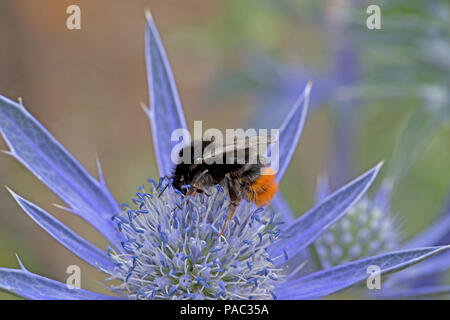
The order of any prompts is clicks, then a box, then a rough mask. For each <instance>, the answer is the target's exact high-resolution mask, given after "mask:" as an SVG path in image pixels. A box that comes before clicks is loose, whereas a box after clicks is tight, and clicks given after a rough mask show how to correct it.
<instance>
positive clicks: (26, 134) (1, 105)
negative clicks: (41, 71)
mask: <svg viewBox="0 0 450 320" xmlns="http://www.w3.org/2000/svg"><path fill="white" fill-rule="evenodd" d="M0 132H1V134H2V135H3V138H4V139H5V142H6V144H7V145H8V147H9V148H10V152H9V154H11V155H12V156H14V157H15V158H16V159H17V160H18V161H19V162H21V163H22V164H23V165H24V166H25V167H26V168H27V169H28V170H29V171H30V172H31V173H33V174H34V175H35V176H36V177H37V178H38V179H39V180H41V181H42V182H43V183H44V184H45V185H46V186H47V187H48V188H50V189H51V190H52V191H53V192H54V193H55V194H57V195H58V196H59V197H60V198H61V199H62V200H63V201H64V202H66V203H67V204H68V205H69V206H70V207H71V208H72V210H73V212H76V213H77V214H78V215H79V216H80V217H81V218H83V219H84V220H86V221H87V222H88V223H90V224H91V225H93V226H94V227H95V228H96V229H97V230H98V231H100V232H101V233H102V234H103V235H104V236H105V237H106V238H107V239H108V240H109V241H111V243H113V244H115V245H117V244H118V243H119V242H118V239H117V233H116V232H115V231H114V228H113V226H112V223H111V221H110V218H111V217H112V215H114V214H116V213H118V212H120V208H119V207H118V206H117V204H116V202H115V201H114V199H113V198H112V196H111V194H110V193H109V191H108V190H107V189H106V188H105V186H104V185H102V184H100V183H99V182H97V181H96V180H95V179H94V178H93V177H92V176H91V175H89V173H87V171H86V170H85V169H84V168H83V167H82V166H81V165H80V164H79V163H78V162H77V161H76V160H75V159H74V158H73V157H72V156H71V155H70V154H69V153H68V152H67V151H66V150H65V149H64V148H63V147H62V146H61V145H60V144H59V143H58V142H57V141H56V140H55V138H53V137H52V136H51V135H50V133H49V132H48V131H47V130H46V129H45V128H44V127H43V126H42V125H41V124H40V123H39V122H38V121H37V120H36V119H35V118H34V117H33V116H32V115H31V114H30V113H29V112H28V111H27V110H25V108H24V107H23V106H22V105H21V104H19V103H16V102H13V101H11V100H10V99H8V98H5V97H3V96H0Z"/></svg>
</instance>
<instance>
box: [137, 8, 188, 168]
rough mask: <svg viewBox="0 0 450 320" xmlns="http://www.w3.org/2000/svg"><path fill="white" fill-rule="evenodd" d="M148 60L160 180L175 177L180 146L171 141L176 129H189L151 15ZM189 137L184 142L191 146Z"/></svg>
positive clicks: (146, 40)
mask: <svg viewBox="0 0 450 320" xmlns="http://www.w3.org/2000/svg"><path fill="white" fill-rule="evenodd" d="M145 59H146V63H147V78H148V90H149V95H150V108H149V109H148V110H146V113H147V116H148V117H149V119H150V125H151V129H152V137H153V146H154V149H155V156H156V163H157V165H158V169H159V175H160V176H166V175H169V174H170V173H171V170H172V166H173V164H172V161H171V157H170V154H171V152H172V148H173V146H174V145H175V144H176V143H177V142H176V141H175V142H172V141H171V136H172V132H173V131H174V130H175V129H180V128H183V129H185V128H186V121H185V120H184V115H183V110H182V108H181V102H180V99H179V97H178V92H177V88H176V85H175V81H174V78H173V75H172V71H171V69H170V65H169V60H168V59H167V56H166V54H165V52H164V47H163V45H162V42H161V39H160V37H159V34H158V31H157V29H156V26H155V23H154V21H153V18H152V17H151V16H150V14H147V29H146V34H145ZM187 138H188V137H186V136H185V137H184V138H183V139H185V140H184V141H185V142H186V143H188V142H189V141H188V140H187Z"/></svg>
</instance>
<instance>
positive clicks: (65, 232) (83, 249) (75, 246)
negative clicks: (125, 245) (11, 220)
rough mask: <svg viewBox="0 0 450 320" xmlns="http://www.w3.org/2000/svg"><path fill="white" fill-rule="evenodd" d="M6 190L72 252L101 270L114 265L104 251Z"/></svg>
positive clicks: (38, 222)
mask: <svg viewBox="0 0 450 320" xmlns="http://www.w3.org/2000/svg"><path fill="white" fill-rule="evenodd" d="M8 191H9V192H10V193H11V195H12V196H13V197H14V199H15V200H16V201H17V203H18V204H19V206H20V207H21V208H22V209H23V211H25V212H26V214H27V215H28V216H29V217H30V218H31V219H33V221H34V222H36V223H37V224H38V225H39V226H40V227H41V228H42V229H44V230H45V231H46V232H47V233H48V234H49V235H51V236H52V237H53V238H54V239H55V240H56V241H58V242H59V243H61V244H62V245H63V246H64V247H66V248H67V249H68V250H70V251H71V252H72V253H73V254H75V255H76V256H78V257H79V258H81V259H82V260H84V261H85V262H87V263H89V264H90V265H91V266H93V267H98V268H100V269H103V270H111V269H112V268H113V267H114V265H113V263H112V262H111V260H110V259H109V257H108V256H107V255H106V253H105V252H104V251H102V250H100V249H98V248H97V247H95V246H94V245H92V244H91V243H89V242H88V241H86V240H85V239H83V238H81V237H80V236H78V235H77V234H75V233H74V232H73V231H72V230H70V229H69V228H68V227H66V226H65V225H64V224H62V223H61V222H60V221H58V220H57V219H55V218H54V217H52V216H51V215H50V214H48V213H47V212H45V211H44V210H42V209H41V208H39V207H38V206H36V205H35V204H33V203H31V202H29V201H27V200H25V199H24V198H22V197H21V196H19V195H18V194H16V193H14V192H13V191H12V190H11V189H9V188H8Z"/></svg>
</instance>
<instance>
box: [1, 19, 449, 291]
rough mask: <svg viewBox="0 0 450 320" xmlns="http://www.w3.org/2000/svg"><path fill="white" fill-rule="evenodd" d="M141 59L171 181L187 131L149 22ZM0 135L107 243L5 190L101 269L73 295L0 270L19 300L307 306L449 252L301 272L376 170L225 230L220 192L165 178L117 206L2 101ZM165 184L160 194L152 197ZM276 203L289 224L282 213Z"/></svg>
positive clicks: (301, 103)
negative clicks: (95, 281) (95, 283)
mask: <svg viewBox="0 0 450 320" xmlns="http://www.w3.org/2000/svg"><path fill="white" fill-rule="evenodd" d="M145 40H146V62H147V72H148V79H149V93H150V106H149V108H148V109H147V108H145V112H146V113H147V115H148V117H149V120H150V124H151V128H152V136H153V142H154V146H155V155H156V160H157V165H158V169H159V173H160V176H161V177H164V176H166V175H169V174H170V171H171V170H170V169H171V165H172V162H171V159H170V153H171V150H172V147H173V144H174V142H172V141H171V133H172V132H173V130H175V129H179V128H186V123H185V120H184V115H183V112H182V108H181V103H180V99H179V98H178V93H177V90H176V87H175V82H174V80H173V76H172V73H171V71H170V67H169V63H168V60H167V57H166V55H165V53H164V50H163V46H162V43H161V40H160V38H159V35H158V33H157V31H156V27H155V25H154V22H153V20H152V18H151V17H150V15H148V16H147V29H146V36H145ZM310 90H311V86H310V85H307V86H306V88H305V90H304V92H303V94H302V95H301V96H300V98H299V99H298V100H297V102H296V103H295V105H294V106H293V107H292V108H291V110H290V112H289V113H288V115H287V117H286V119H285V120H284V123H283V125H282V126H281V128H280V134H279V148H280V154H282V155H283V157H282V158H281V159H280V161H279V170H278V171H277V175H276V179H277V181H278V182H279V181H280V180H281V178H282V177H283V174H284V173H285V171H286V168H287V166H288V164H289V162H290V159H291V157H292V155H293V153H294V151H295V148H296V145H297V142H298V140H299V138H300V134H301V131H302V128H303V124H304V122H305V118H306V113H307V109H308V105H309V95H310ZM0 132H1V134H2V136H3V138H4V140H5V141H6V143H7V145H8V147H9V149H10V150H9V151H7V153H8V154H9V155H11V156H13V157H14V158H16V159H17V160H18V161H19V162H20V163H22V164H23V165H24V166H25V167H26V168H27V169H28V170H29V171H30V172H32V173H33V174H34V175H35V176H36V177H37V178H38V179H39V180H41V181H42V182H43V183H44V184H45V185H46V186H47V187H49V188H50V189H51V190H52V191H53V192H54V193H55V194H56V195H57V196H58V197H59V198H60V199H61V200H62V201H63V202H65V203H66V205H67V207H61V206H60V207H61V208H63V209H65V210H66V211H68V212H70V213H73V214H75V215H78V216H79V217H81V218H83V219H84V220H85V221H87V222H88V223H89V224H91V225H92V226H93V227H94V228H96V229H97V230H98V231H99V232H100V233H101V234H102V235H103V236H104V237H105V238H106V239H107V240H108V242H109V243H110V246H108V248H105V249H100V248H98V247H96V246H94V245H93V244H91V243H90V242H88V241H87V240H85V239H83V238H82V237H80V236H78V235H77V234H75V233H74V232H73V231H72V230H70V229H69V228H68V227H66V226H65V225H64V224H62V223H61V222H60V221H58V220H57V219H55V218H54V217H53V216H52V215H50V214H49V213H47V212H46V211H44V210H43V209H41V208H39V207H38V206H36V205H35V204H33V203H31V202H30V201H28V200H25V199H24V198H22V197H21V196H19V195H18V194H16V193H15V192H13V191H12V190H9V189H8V190H9V191H10V192H11V194H12V196H13V197H14V199H15V200H16V201H17V203H18V204H19V205H20V207H21V208H22V209H23V210H24V211H25V213H26V214H27V215H28V216H29V217H30V218H31V219H33V220H34V221H35V222H36V223H37V224H38V225H39V226H40V227H41V228H42V229H44V230H45V231H46V232H47V233H49V234H50V235H51V236H52V237H53V238H54V239H55V240H57V241H58V242H59V243H60V244H61V245H63V246H64V247H66V248H67V249H68V250H70V251H71V252H72V253H73V254H75V255H77V256H78V257H79V258H81V259H82V260H84V261H86V262H87V263H88V264H90V265H92V266H94V267H96V268H97V269H98V270H99V271H100V272H103V273H105V274H106V275H107V276H108V278H107V281H108V280H113V282H111V283H110V288H111V295H103V294H99V293H95V292H91V291H88V290H84V289H77V288H71V287H68V286H66V285H65V284H63V283H61V282H58V281H54V280H51V279H49V278H45V277H42V276H39V275H37V274H34V273H32V272H30V271H28V270H27V269H26V268H25V267H24V265H23V264H22V263H21V262H20V260H19V265H20V268H19V269H8V268H0V289H4V290H7V291H9V292H12V293H14V294H16V295H19V296H22V297H25V298H28V299H113V298H119V299H120V298H124V299H272V298H278V299H312V298H319V297H323V296H326V295H328V294H332V293H334V292H337V291H340V290H342V289H345V288H347V287H349V286H352V285H353V284H356V283H359V282H361V281H364V280H365V279H366V278H367V273H366V270H367V267H368V266H370V265H378V266H380V270H381V271H380V272H381V273H392V272H394V271H397V270H400V269H404V268H405V267H407V266H409V265H412V264H414V263H417V262H420V261H422V260H424V259H427V258H429V257H431V256H433V255H435V254H436V253H438V252H440V251H443V250H445V249H447V248H448V247H447V246H436V247H422V248H413V249H407V250H401V251H394V252H387V253H383V254H381V255H376V256H372V257H368V258H363V259H359V260H355V261H352V262H348V263H344V264H339V265H336V266H332V267H330V268H324V269H322V270H313V271H312V272H310V273H306V274H305V272H300V271H302V266H303V265H305V263H306V264H307V263H308V259H309V258H308V255H307V249H308V246H309V245H310V244H312V243H313V242H314V241H316V240H317V239H318V238H319V237H320V235H322V234H323V233H324V232H325V231H326V230H327V229H329V228H330V227H331V226H333V225H334V224H335V223H336V222H337V221H338V220H339V219H340V218H342V217H343V216H344V215H345V214H346V212H347V211H348V209H349V208H351V207H352V205H353V204H355V203H356V202H357V201H358V200H359V199H360V198H361V197H362V196H363V194H364V193H365V192H366V190H367V189H368V188H369V186H370V185H371V183H372V182H373V181H374V179H375V177H376V175H377V173H378V171H379V169H380V166H381V165H377V166H375V167H374V168H372V169H370V170H368V171H367V172H365V173H363V174H362V175H361V176H359V177H357V178H356V179H354V180H352V181H350V182H349V183H347V184H346V185H344V186H342V187H341V188H339V189H338V190H336V191H335V192H332V193H330V194H329V195H328V196H327V197H325V198H324V199H323V200H322V201H320V203H318V204H317V205H315V206H314V207H313V208H311V209H310V210H308V211H307V212H306V213H304V214H303V215H301V216H300V217H299V218H295V219H293V218H291V219H289V220H286V223H285V224H283V223H281V220H283V219H280V218H279V217H277V215H276V213H275V212H274V211H272V210H269V209H267V208H258V207H256V206H255V205H254V204H252V203H247V202H243V203H241V205H240V206H239V208H238V209H237V211H236V213H235V215H234V216H233V219H232V220H231V221H230V222H229V223H228V225H227V228H226V229H225V232H224V233H223V234H222V235H221V236H220V237H218V235H219V230H220V228H221V226H222V225H223V223H224V221H225V219H226V216H225V215H226V205H225V203H226V201H225V194H224V192H223V191H222V190H221V188H220V187H219V186H218V187H217V189H216V190H215V192H214V193H213V194H212V195H209V196H207V195H203V194H197V195H195V196H184V195H183V194H182V193H180V192H179V191H177V190H175V189H173V188H172V187H171V186H170V183H171V181H170V180H168V179H165V178H162V179H160V181H159V182H154V181H153V180H151V179H150V180H149V181H148V183H147V184H145V185H143V186H140V187H139V188H138V190H137V192H136V195H135V197H134V198H133V199H131V201H130V202H129V204H122V205H120V206H119V205H118V204H117V202H116V200H115V199H114V198H113V196H112V195H111V193H110V192H109V190H108V188H107V187H106V184H105V181H104V179H103V175H102V173H101V168H100V165H98V168H99V172H100V174H99V176H100V178H99V179H98V180H96V179H94V178H93V177H92V176H91V175H90V174H89V173H88V172H87V171H86V170H85V169H84V168H83V167H82V166H81V165H80V164H79V163H78V162H77V161H76V160H75V159H74V158H73V157H72V156H71V155H70V154H69V153H68V152H67V151H66V150H65V149H64V148H63V147H62V146H61V145H60V144H59V143H58V142H57V141H56V140H55V139H54V138H53V137H52V136H51V135H50V133H49V132H48V131H47V130H46V129H45V128H44V127H43V126H42V125H41V124H40V123H39V122H38V121H37V120H36V119H35V118H34V117H33V116H32V115H31V114H30V113H29V112H28V111H27V110H26V109H25V107H24V106H23V105H22V104H21V103H16V102H14V101H12V100H10V99H8V98H5V97H2V96H0ZM167 184H169V187H168V188H166V190H165V191H164V192H163V193H162V194H161V196H160V197H159V196H158V195H159V194H160V193H161V190H162V189H163V188H164V186H166V185H167ZM277 203H278V204H279V203H280V198H275V199H274V207H276V208H280V209H279V210H278V209H277V210H276V212H277V213H279V214H280V216H281V217H283V218H284V217H287V214H286V212H287V211H286V210H287V209H286V207H285V208H284V209H283V208H281V207H280V206H277Z"/></svg>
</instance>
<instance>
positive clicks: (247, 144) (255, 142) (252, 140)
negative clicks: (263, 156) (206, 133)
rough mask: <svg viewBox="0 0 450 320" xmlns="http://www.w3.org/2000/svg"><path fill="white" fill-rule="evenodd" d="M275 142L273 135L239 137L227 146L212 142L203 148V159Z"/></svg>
mask: <svg viewBox="0 0 450 320" xmlns="http://www.w3.org/2000/svg"><path fill="white" fill-rule="evenodd" d="M274 142H275V138H274V137H272V136H250V137H244V138H239V139H237V138H236V139H234V142H233V143H231V144H227V145H225V146H221V145H216V144H210V145H209V146H208V147H207V148H205V149H204V150H203V160H207V159H210V158H213V157H218V156H222V155H223V154H227V153H229V152H234V151H239V150H246V149H254V148H257V147H260V146H265V147H266V148H267V146H268V145H270V144H272V143H274Z"/></svg>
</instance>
